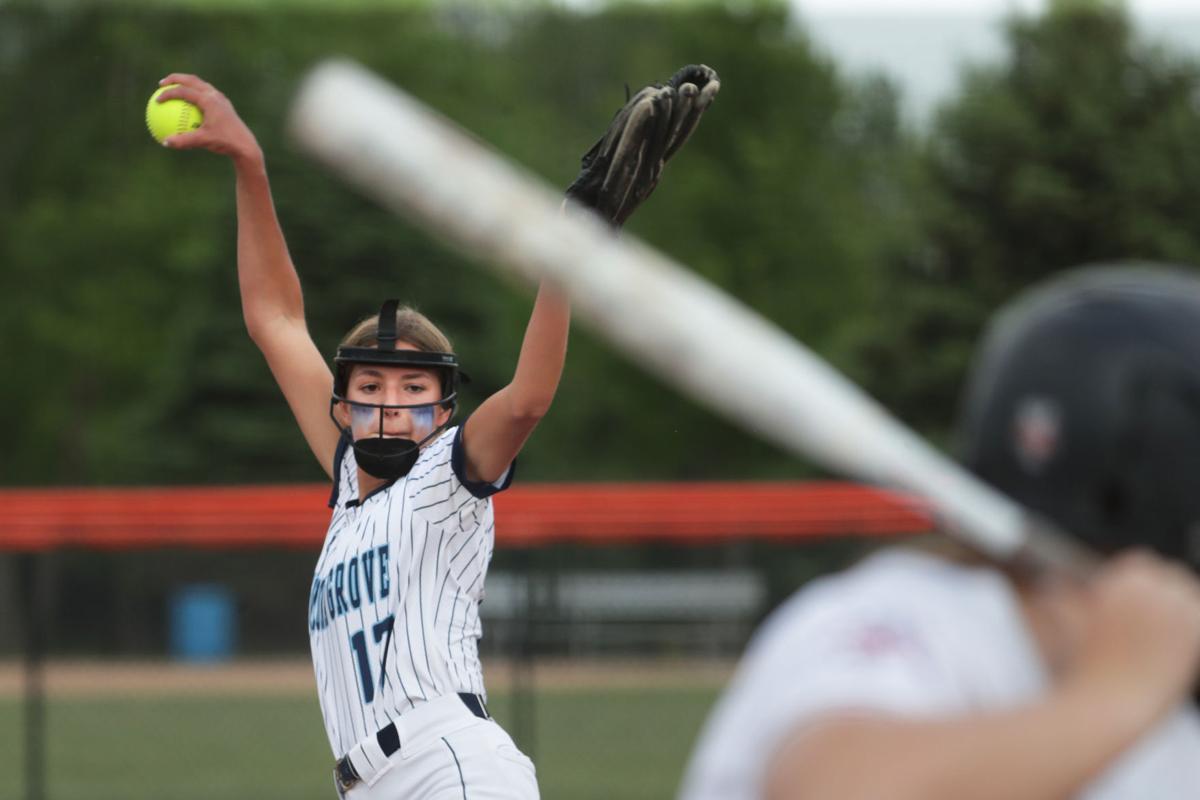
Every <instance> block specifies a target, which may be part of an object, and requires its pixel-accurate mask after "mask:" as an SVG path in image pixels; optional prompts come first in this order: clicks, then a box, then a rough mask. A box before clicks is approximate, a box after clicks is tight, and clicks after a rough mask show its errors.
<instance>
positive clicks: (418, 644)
mask: <svg viewBox="0 0 1200 800" xmlns="http://www.w3.org/2000/svg"><path fill="white" fill-rule="evenodd" d="M463 459H464V456H463V446H462V429H461V428H459V427H454V428H451V429H449V430H447V431H446V432H444V433H443V434H442V435H441V436H439V437H438V438H437V439H436V440H434V441H433V442H431V443H430V444H428V445H426V446H425V448H424V449H422V451H421V453H420V457H419V458H418V459H417V462H416V464H415V465H414V466H413V468H412V470H410V471H409V473H408V475H406V476H404V477H401V478H399V479H397V480H395V481H393V482H391V483H389V484H385V485H384V486H382V487H380V488H379V489H377V490H376V491H374V492H372V493H371V494H369V495H368V496H366V497H362V498H360V497H358V473H357V466H356V464H355V460H354V450H353V449H352V448H351V447H349V446H348V442H347V441H346V440H344V439H343V441H342V443H341V444H340V445H339V446H338V450H337V455H336V456H335V457H334V474H335V475H336V476H337V481H336V482H335V485H334V490H333V496H332V498H331V499H330V507H331V508H332V509H333V518H332V519H331V520H330V522H329V532H328V533H327V534H326V537H325V545H324V548H323V550H322V552H321V557H320V559H319V560H318V561H317V567H316V571H315V574H314V576H313V583H312V590H311V592H310V593H309V603H308V629H309V639H310V642H311V645H312V657H313V669H314V671H315V673H316V682H317V691H318V693H319V695H320V702H321V713H322V715H323V716H324V718H325V731H326V733H327V734H328V735H329V744H330V746H331V747H332V749H333V753H334V755H335V756H336V757H339V758H340V757H341V756H343V755H345V753H346V752H347V751H348V750H349V749H350V748H351V747H353V746H354V745H355V744H357V743H358V742H359V741H361V740H362V739H364V738H365V737H367V736H370V735H374V734H375V732H376V731H378V730H379V729H380V728H382V727H384V726H385V725H387V724H388V722H389V721H390V720H393V719H395V718H397V717H399V716H400V715H401V714H403V713H404V712H405V711H406V710H408V709H411V708H415V707H416V706H417V705H418V704H420V703H422V702H424V701H426V700H431V699H433V698H435V697H439V696H442V695H446V694H453V693H456V692H470V693H474V694H479V695H484V696H486V694H485V690H484V686H483V674H482V670H481V667H480V663H479V653H478V649H477V646H476V645H477V642H478V639H479V637H480V636H481V635H482V626H481V625H480V621H479V604H480V602H482V600H483V581H484V576H485V575H486V573H487V567H488V563H489V562H490V560H491V557H492V548H493V543H494V528H493V514H492V501H491V499H490V497H491V495H492V494H495V493H496V492H498V491H500V490H501V489H504V488H507V486H508V485H509V483H510V482H511V479H512V469H511V468H510V469H509V470H508V472H507V473H506V474H505V475H504V477H503V478H501V480H499V481H497V482H496V484H487V483H478V482H471V481H468V480H466V477H465V472H464V466H463Z"/></svg>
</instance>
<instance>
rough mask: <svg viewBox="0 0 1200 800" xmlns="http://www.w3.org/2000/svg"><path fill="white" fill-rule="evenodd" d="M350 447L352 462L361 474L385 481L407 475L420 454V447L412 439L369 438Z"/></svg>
mask: <svg viewBox="0 0 1200 800" xmlns="http://www.w3.org/2000/svg"><path fill="white" fill-rule="evenodd" d="M352 446H353V447H354V460H355V461H356V462H358V466H360V467H361V468H362V470H363V472H366V473H367V474H368V475H371V476H373V477H376V478H380V479H382V480H386V481H391V480H395V479H396V478H401V477H403V476H405V475H407V474H408V472H409V470H411V469H412V468H413V465H414V464H416V463H417V457H418V456H419V455H420V454H421V448H420V446H419V445H418V444H417V443H416V442H414V441H413V440H412V439H385V438H383V437H369V438H365V439H359V440H358V441H356V442H354V444H353V445H352Z"/></svg>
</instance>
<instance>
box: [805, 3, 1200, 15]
mask: <svg viewBox="0 0 1200 800" xmlns="http://www.w3.org/2000/svg"><path fill="white" fill-rule="evenodd" d="M791 1H792V5H793V6H794V7H796V8H797V9H799V10H800V12H801V13H802V14H803V13H820V14H832V13H837V14H902V15H908V16H912V15H916V16H921V15H929V14H934V13H936V14H945V13H953V14H958V15H963V16H996V15H1000V14H1003V13H1004V12H1006V11H1008V10H1010V9H1013V8H1016V9H1019V10H1022V11H1035V10H1038V9H1041V8H1044V7H1045V5H1046V4H1045V2H1043V0H791ZM1125 5H1126V7H1127V8H1129V9H1130V10H1132V11H1133V13H1134V14H1135V15H1140V14H1162V13H1176V14H1178V13H1188V14H1192V15H1200V3H1197V2H1196V0H1126V2H1125Z"/></svg>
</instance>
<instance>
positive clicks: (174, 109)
mask: <svg viewBox="0 0 1200 800" xmlns="http://www.w3.org/2000/svg"><path fill="white" fill-rule="evenodd" d="M178 85H179V84H177V83H172V84H169V85H167V86H163V87H160V88H159V89H158V90H157V91H155V92H154V94H152V95H150V102H148V103H147V104H146V128H147V129H148V130H149V131H150V135H151V136H153V137H154V141H156V142H158V143H159V144H161V143H162V140H163V139H166V138H167V137H168V136H174V135H175V134H177V133H187V132H188V131H194V130H196V128H199V127H200V124H201V123H202V122H204V114H203V113H202V112H201V111H200V109H199V108H197V107H196V106H195V105H193V104H192V103H189V102H188V101H186V100H179V99H171V100H165V101H163V102H161V103H160V102H158V96H159V95H160V94H162V93H163V92H165V91H166V90H167V89H170V88H171V87H173V86H178Z"/></svg>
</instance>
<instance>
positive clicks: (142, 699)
mask: <svg viewBox="0 0 1200 800" xmlns="http://www.w3.org/2000/svg"><path fill="white" fill-rule="evenodd" d="M632 683H633V682H632V681H628V680H626V681H620V682H616V683H614V684H612V685H606V686H569V685H557V686H552V687H541V686H539V688H538V691H537V694H536V696H535V702H534V717H533V718H534V720H535V725H534V728H533V736H532V737H529V738H530V741H527V742H519V743H520V744H522V746H523V747H526V748H527V749H531V750H532V751H533V752H532V753H531V755H533V756H534V759H535V761H536V762H537V766H538V776H539V782H540V784H541V788H542V796H543V797H545V798H548V800H551V799H552V800H559V799H560V798H561V799H564V800H572V799H578V800H593V799H594V800H601V798H605V799H606V800H607V799H612V798H630V800H633V799H634V798H647V799H649V798H656V800H660V799H661V798H670V797H672V796H673V794H674V791H675V788H676V786H677V783H678V780H679V776H680V773H681V771H682V768H683V765H684V762H685V760H686V758H687V754H688V752H689V750H690V748H691V745H692V742H693V739H694V737H695V735H696V732H697V730H698V729H699V726H700V724H701V723H702V721H703V719H704V716H705V714H706V713H707V711H708V708H709V706H710V705H711V703H712V701H713V700H714V699H715V697H716V693H717V689H716V686H715V685H713V686H704V685H695V683H696V682H691V683H690V684H689V685H685V686H670V685H659V684H667V683H669V681H660V680H655V681H653V682H652V683H653V684H654V685H651V686H641V687H639V686H636V685H631V684H632ZM701 683H702V682H701ZM511 705H512V704H511V699H510V697H509V696H507V695H506V694H504V693H503V692H496V691H493V693H492V701H491V708H492V712H493V714H495V716H496V718H497V720H499V721H500V722H501V723H502V724H505V723H506V721H507V720H508V719H509V718H510V716H511V712H512V708H511ZM21 719H22V710H21V705H20V701H19V700H18V699H17V698H16V697H14V696H7V697H0V742H2V743H3V746H2V747H0V798H13V799H14V800H17V798H21V797H23V796H24V789H23V780H22V774H23V757H24V756H23V746H22V736H21ZM530 745H532V746H531V747H530ZM46 757H47V773H48V776H47V787H46V789H47V792H46V799H45V800H75V799H76V798H78V799H79V800H83V799H84V798H87V800H108V799H109V798H111V800H142V799H143V798H145V799H146V800H150V799H151V798H153V799H154V800H175V799H178V800H193V799H194V800H201V798H203V799H204V800H211V798H230V799H231V800H237V799H239V798H246V800H256V799H257V800H272V799H274V798H279V800H284V798H287V799H288V800H299V799H300V798H326V799H328V798H330V797H332V796H333V793H332V790H331V788H330V785H331V784H330V767H331V760H332V759H331V756H330V753H329V746H328V744H327V742H326V740H325V735H324V730H323V728H322V725H321V719H320V712H319V710H318V708H317V705H316V698H315V696H312V695H310V694H309V693H307V692H303V693H300V692H279V693H276V692H263V693H258V694H255V693H244V692H239V693H235V694H227V695H222V694H203V693H201V694H186V693H185V694H180V693H175V694H170V693H168V694H163V693H161V692H151V693H148V694H145V695H140V694H137V693H132V694H121V695H120V696H96V697H89V696H87V694H86V693H82V692H70V693H68V694H67V695H66V696H58V695H55V696H52V698H51V700H50V701H49V704H48V708H47V756H46Z"/></svg>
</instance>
